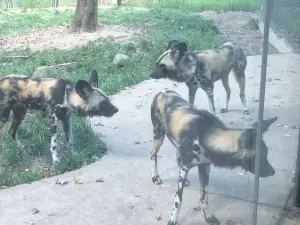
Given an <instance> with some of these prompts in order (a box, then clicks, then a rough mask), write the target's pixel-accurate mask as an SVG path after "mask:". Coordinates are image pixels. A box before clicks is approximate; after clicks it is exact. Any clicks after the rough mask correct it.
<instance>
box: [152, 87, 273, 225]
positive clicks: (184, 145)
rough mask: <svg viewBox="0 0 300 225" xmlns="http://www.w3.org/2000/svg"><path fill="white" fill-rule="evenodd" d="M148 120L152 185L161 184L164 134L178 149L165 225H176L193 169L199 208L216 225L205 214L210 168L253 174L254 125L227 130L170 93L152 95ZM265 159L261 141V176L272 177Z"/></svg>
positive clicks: (214, 220)
mask: <svg viewBox="0 0 300 225" xmlns="http://www.w3.org/2000/svg"><path fill="white" fill-rule="evenodd" d="M276 119H277V117H273V118H271V119H269V120H264V121H263V132H265V131H266V130H267V129H268V127H269V126H270V125H271V124H272V123H273V122H274V121H275V120H276ZM151 121H152V124H153V141H152V145H153V146H152V153H151V160H152V166H153V168H152V181H153V183H155V184H160V183H161V179H160V177H159V174H158V171H157V153H158V151H159V150H160V148H161V145H162V144H163V141H164V138H165V135H167V137H168V139H169V140H170V141H171V142H172V143H173V145H174V146H175V147H176V148H177V157H176V158H177V164H178V166H179V179H178V190H177V192H176V195H175V199H174V204H173V210H172V214H171V217H170V219H169V222H168V225H175V224H176V223H177V218H178V214H179V210H180V207H181V203H182V193H183V188H184V183H185V181H186V177H187V174H188V172H189V170H190V169H191V168H193V167H195V166H197V167H198V173H199V180H200V192H201V194H200V209H202V210H203V212H204V217H205V220H206V222H208V223H210V224H214V225H215V224H219V221H218V219H217V218H216V217H215V216H214V215H213V214H211V213H208V195H207V186H208V183H209V173H210V165H211V164H213V165H214V166H217V167H223V168H229V169H233V168H236V167H241V168H243V169H244V170H245V171H249V172H250V173H252V174H254V173H255V170H254V168H255V153H256V150H255V149H256V135H257V134H256V129H257V128H256V127H257V123H255V124H254V125H253V127H252V128H248V129H231V128H228V127H226V126H225V125H224V124H223V123H222V122H221V120H219V119H218V118H217V117H216V116H214V115H213V114H211V113H209V112H208V111H206V110H198V109H196V108H195V107H194V106H193V105H192V104H190V103H189V102H188V101H186V100H184V99H183V98H182V97H181V96H180V95H179V94H178V93H177V92H175V91H170V90H167V91H166V92H159V93H158V94H156V95H155V97H154V99H153V102H152V104H151ZM267 156H268V148H267V146H266V144H265V142H264V141H263V140H262V143H261V158H260V176H261V177H268V176H273V175H274V174H275V170H274V168H273V167H272V166H271V164H270V163H269V161H268V157H267Z"/></svg>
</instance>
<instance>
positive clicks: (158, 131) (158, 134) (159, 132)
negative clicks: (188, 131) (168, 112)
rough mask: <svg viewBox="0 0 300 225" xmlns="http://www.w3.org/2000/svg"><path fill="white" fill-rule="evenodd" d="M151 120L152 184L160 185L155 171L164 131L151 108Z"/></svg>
mask: <svg viewBox="0 0 300 225" xmlns="http://www.w3.org/2000/svg"><path fill="white" fill-rule="evenodd" d="M151 120H152V124H153V139H152V152H151V161H152V182H153V183H154V184H157V185H158V184H161V183H162V182H161V179H160V177H159V175H158V171H157V153H158V151H159V149H160V147H161V146H162V144H163V142H164V139H165V134H166V132H165V129H164V126H163V124H162V123H161V122H160V120H159V118H158V117H157V112H156V111H155V109H154V108H153V107H152V108H151Z"/></svg>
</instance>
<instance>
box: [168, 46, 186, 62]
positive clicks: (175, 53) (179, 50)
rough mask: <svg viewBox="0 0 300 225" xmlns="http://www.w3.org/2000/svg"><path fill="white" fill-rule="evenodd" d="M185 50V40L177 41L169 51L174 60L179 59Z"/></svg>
mask: <svg viewBox="0 0 300 225" xmlns="http://www.w3.org/2000/svg"><path fill="white" fill-rule="evenodd" d="M186 51H187V45H186V43H185V42H179V43H177V44H176V45H175V46H174V47H173V48H172V52H171V56H172V58H173V59H174V60H175V61H177V62H178V61H179V60H181V58H182V57H183V55H184V53H185V52H186Z"/></svg>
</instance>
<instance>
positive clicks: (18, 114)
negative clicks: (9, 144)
mask: <svg viewBox="0 0 300 225" xmlns="http://www.w3.org/2000/svg"><path fill="white" fill-rule="evenodd" d="M25 115H26V109H25V108H21V107H20V108H19V107H18V108H15V109H13V121H12V124H11V126H10V128H9V133H10V135H11V137H12V138H13V140H14V141H15V143H16V145H17V147H18V148H23V147H24V146H23V145H22V144H21V142H20V140H19V138H18V133H17V130H18V127H19V125H20V124H21V122H22V121H23V119H24V118H25Z"/></svg>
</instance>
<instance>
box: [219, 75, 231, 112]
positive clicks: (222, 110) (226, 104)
mask: <svg viewBox="0 0 300 225" xmlns="http://www.w3.org/2000/svg"><path fill="white" fill-rule="evenodd" d="M222 84H223V87H224V89H225V92H226V103H225V106H224V107H223V108H222V109H221V110H220V113H225V112H228V103H229V100H230V94H231V91H230V87H229V84H228V75H227V76H225V77H223V78H222Z"/></svg>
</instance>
